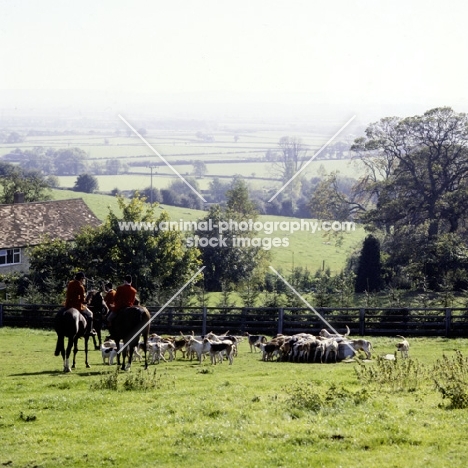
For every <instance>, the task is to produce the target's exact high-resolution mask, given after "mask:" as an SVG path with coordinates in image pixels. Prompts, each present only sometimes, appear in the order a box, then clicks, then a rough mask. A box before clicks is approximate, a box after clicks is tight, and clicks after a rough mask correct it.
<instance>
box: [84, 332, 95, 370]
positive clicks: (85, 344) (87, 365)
mask: <svg viewBox="0 0 468 468" xmlns="http://www.w3.org/2000/svg"><path fill="white" fill-rule="evenodd" d="M93 338H94V336H93ZM88 340H89V335H87V336H85V337H84V350H85V364H86V368H88V369H89V368H90V367H91V366H90V365H89V363H88Z"/></svg>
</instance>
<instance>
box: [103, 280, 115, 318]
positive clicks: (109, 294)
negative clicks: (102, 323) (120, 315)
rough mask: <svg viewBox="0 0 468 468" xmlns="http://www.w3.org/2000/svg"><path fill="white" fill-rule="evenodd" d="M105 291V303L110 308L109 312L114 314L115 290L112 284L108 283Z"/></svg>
mask: <svg viewBox="0 0 468 468" xmlns="http://www.w3.org/2000/svg"><path fill="white" fill-rule="evenodd" d="M104 289H105V290H106V295H105V296H104V302H105V303H106V305H107V307H109V311H110V312H113V311H114V309H115V289H114V287H113V285H112V283H106V285H105V286H104Z"/></svg>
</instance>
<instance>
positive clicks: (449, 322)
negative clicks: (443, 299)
mask: <svg viewBox="0 0 468 468" xmlns="http://www.w3.org/2000/svg"><path fill="white" fill-rule="evenodd" d="M451 328H452V309H450V308H447V309H445V336H446V337H447V338H448V337H449V336H450V329H451Z"/></svg>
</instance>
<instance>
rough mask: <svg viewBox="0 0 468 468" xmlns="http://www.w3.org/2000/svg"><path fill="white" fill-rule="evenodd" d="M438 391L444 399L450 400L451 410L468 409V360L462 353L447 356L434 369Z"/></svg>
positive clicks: (437, 362) (457, 352)
mask: <svg viewBox="0 0 468 468" xmlns="http://www.w3.org/2000/svg"><path fill="white" fill-rule="evenodd" d="M433 372H434V383H435V386H436V389H437V390H438V391H439V392H440V393H441V394H442V398H443V399H446V398H447V399H449V400H450V405H449V406H448V408H450V409H464V408H468V390H467V388H468V387H467V386H468V358H465V357H464V356H463V354H462V352H461V351H456V353H455V356H453V357H451V358H448V357H447V356H446V355H445V354H444V355H443V356H442V359H441V360H437V361H436V363H435V364H434V368H433Z"/></svg>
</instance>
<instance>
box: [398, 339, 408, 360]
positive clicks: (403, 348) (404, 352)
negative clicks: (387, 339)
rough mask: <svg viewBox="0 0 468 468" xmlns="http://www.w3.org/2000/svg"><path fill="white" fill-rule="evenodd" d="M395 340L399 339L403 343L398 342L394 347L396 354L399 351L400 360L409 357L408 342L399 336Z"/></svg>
mask: <svg viewBox="0 0 468 468" xmlns="http://www.w3.org/2000/svg"><path fill="white" fill-rule="evenodd" d="M397 338H401V339H402V340H403V341H400V342H399V343H397V345H396V349H397V352H398V351H400V353H401V357H402V358H407V357H409V343H408V340H407V339H406V338H405V337H404V336H401V335H397Z"/></svg>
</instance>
